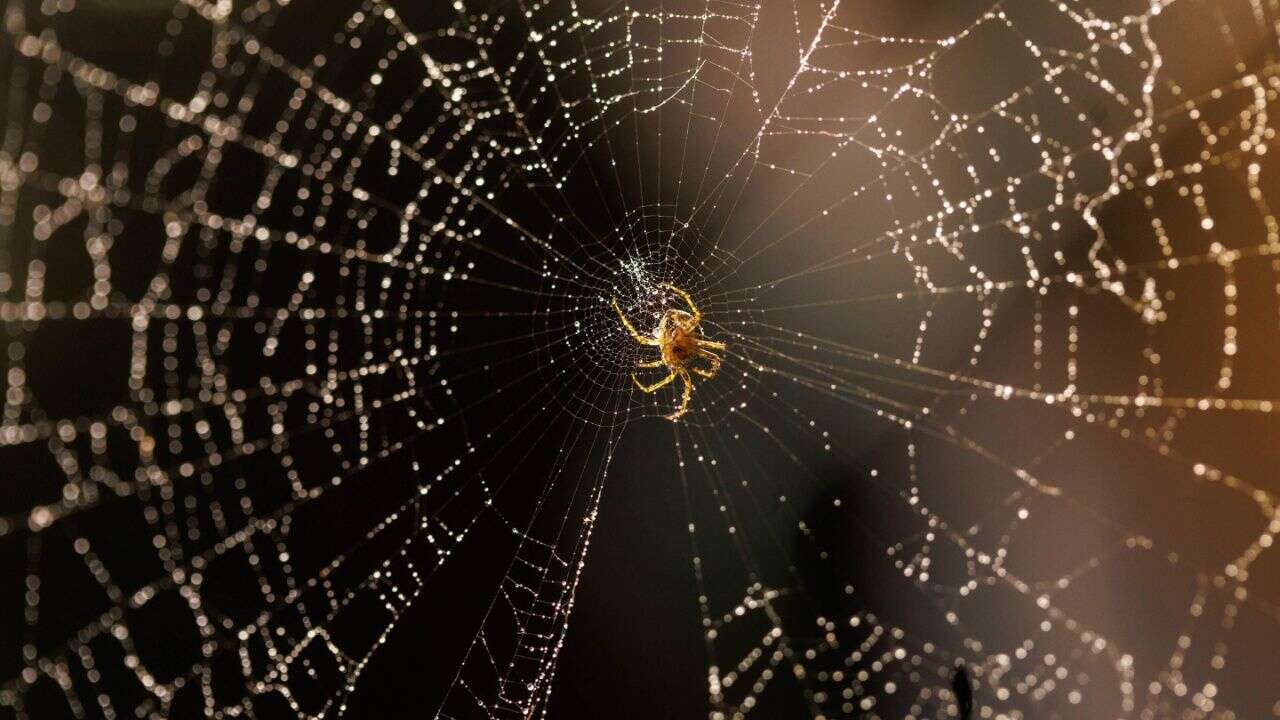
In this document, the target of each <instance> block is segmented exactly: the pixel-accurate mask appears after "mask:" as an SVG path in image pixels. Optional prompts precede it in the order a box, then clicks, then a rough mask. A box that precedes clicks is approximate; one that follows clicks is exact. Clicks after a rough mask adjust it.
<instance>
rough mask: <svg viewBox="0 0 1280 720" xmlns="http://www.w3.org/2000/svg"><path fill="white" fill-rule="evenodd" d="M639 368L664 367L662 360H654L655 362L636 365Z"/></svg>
mask: <svg viewBox="0 0 1280 720" xmlns="http://www.w3.org/2000/svg"><path fill="white" fill-rule="evenodd" d="M636 367H638V368H656V367H662V360H654V361H653V362H642V363H636Z"/></svg>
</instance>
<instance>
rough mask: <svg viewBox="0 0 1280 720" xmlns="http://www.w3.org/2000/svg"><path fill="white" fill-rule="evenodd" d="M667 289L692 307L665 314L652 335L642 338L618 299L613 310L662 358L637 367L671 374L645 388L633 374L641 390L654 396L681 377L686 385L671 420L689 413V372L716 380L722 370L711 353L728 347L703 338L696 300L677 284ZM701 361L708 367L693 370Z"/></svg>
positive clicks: (691, 384) (691, 382)
mask: <svg viewBox="0 0 1280 720" xmlns="http://www.w3.org/2000/svg"><path fill="white" fill-rule="evenodd" d="M663 287H664V288H666V289H668V290H670V291H671V292H673V293H675V294H676V295H679V296H680V298H681V299H683V300H684V301H685V303H686V304H687V305H688V306H689V310H688V311H685V310H677V309H675V308H672V309H670V310H667V311H666V312H665V313H663V314H662V318H661V319H660V320H659V321H658V327H657V328H655V329H654V331H653V334H652V335H641V334H640V333H639V332H637V331H636V329H635V326H634V325H632V324H631V321H630V320H628V319H627V316H626V314H625V313H623V312H622V308H621V307H619V306H618V299H617V298H614V299H613V309H614V310H615V311H617V313H618V317H619V318H620V319H621V320H622V325H623V327H625V328H626V329H627V332H628V333H630V334H631V337H632V338H633V339H634V340H635V341H636V342H638V343H640V344H641V345H647V346H652V347H657V348H658V351H659V354H660V356H661V357H660V359H658V360H653V361H650V362H641V363H636V367H641V368H657V367H663V366H665V367H666V368H667V369H668V370H669V371H670V372H669V373H668V374H667V376H666V377H665V378H663V379H661V380H659V381H658V382H656V383H653V384H652V385H645V384H644V383H642V382H640V378H638V377H636V374H635V373H631V381H632V382H634V383H635V384H636V387H638V388H640V390H641V391H642V392H646V393H654V392H657V391H658V390H659V389H661V388H663V387H665V386H666V385H668V384H669V383H671V382H673V381H675V380H676V378H679V379H680V380H681V382H683V384H684V392H683V393H682V394H681V398H680V407H678V408H676V411H675V412H673V413H671V414H670V415H667V416H666V418H667V419H668V420H672V421H674V420H679V419H680V417H681V416H682V415H684V414H685V413H686V412H688V410H689V398H690V396H692V395H693V378H692V377H690V375H689V374H690V373H693V374H695V375H699V376H701V377H704V378H707V379H708V380H709V379H711V378H713V377H715V376H716V373H717V372H719V370H720V362H721V360H720V356H718V355H716V354H715V353H713V352H711V351H712V350H724V349H725V344H724V343H722V342H714V341H712V340H707V339H706V338H704V337H702V335H701V334H700V333H699V331H698V326H699V324H701V322H702V313H701V312H699V311H698V306H696V305H694V304H693V299H692V298H690V297H689V294H688V293H686V292H685V291H683V290H681V289H680V288H678V287H676V286H674V285H663ZM696 360H702V361H705V362H706V366H705V367H694V366H693V362H694V361H696Z"/></svg>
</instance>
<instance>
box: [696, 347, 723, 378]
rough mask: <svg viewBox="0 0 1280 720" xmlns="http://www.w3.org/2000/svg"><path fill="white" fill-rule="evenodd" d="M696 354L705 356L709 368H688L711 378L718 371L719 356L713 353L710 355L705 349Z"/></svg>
mask: <svg viewBox="0 0 1280 720" xmlns="http://www.w3.org/2000/svg"><path fill="white" fill-rule="evenodd" d="M698 355H699V356H700V357H704V358H706V359H707V360H708V361H709V362H710V363H711V367H709V368H695V367H691V368H689V369H690V370H692V371H693V372H695V373H697V374H699V375H701V376H702V377H704V378H707V379H711V378H713V377H715V376H716V373H718V372H720V358H719V357H717V356H715V355H712V354H711V353H709V352H707V351H706V350H702V351H700V352H699V353H698Z"/></svg>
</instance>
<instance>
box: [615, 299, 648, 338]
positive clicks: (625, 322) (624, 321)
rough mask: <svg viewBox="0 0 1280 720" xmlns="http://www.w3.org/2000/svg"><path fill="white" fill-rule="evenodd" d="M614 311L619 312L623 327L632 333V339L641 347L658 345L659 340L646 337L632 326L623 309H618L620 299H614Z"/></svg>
mask: <svg viewBox="0 0 1280 720" xmlns="http://www.w3.org/2000/svg"><path fill="white" fill-rule="evenodd" d="M613 309H614V310H616V311H618V317H619V318H620V319H621V320H622V326H623V327H625V328H626V329H627V332H629V333H631V337H633V338H635V340H636V342H638V343H640V344H641V345H658V341H657V340H655V339H653V338H651V337H645V336H644V335H641V334H640V333H638V332H636V328H635V326H634V325H632V324H631V321H630V320H628V319H627V316H626V315H624V314H623V312H622V308H620V307H618V298H614V299H613Z"/></svg>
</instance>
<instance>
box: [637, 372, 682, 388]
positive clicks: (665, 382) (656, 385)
mask: <svg viewBox="0 0 1280 720" xmlns="http://www.w3.org/2000/svg"><path fill="white" fill-rule="evenodd" d="M675 379H676V372H675V371H674V370H672V371H671V374H670V375H668V376H666V377H664V378H662V379H661V380H659V381H658V382H656V383H654V384H652V385H645V384H644V383H642V382H640V379H639V378H637V377H636V374H635V373H631V381H632V382H634V383H635V384H636V387H638V388H640V390H641V391H643V392H647V393H653V392H657V391H658V388H660V387H662V386H664V385H668V384H670V383H671V381H672V380H675Z"/></svg>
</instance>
